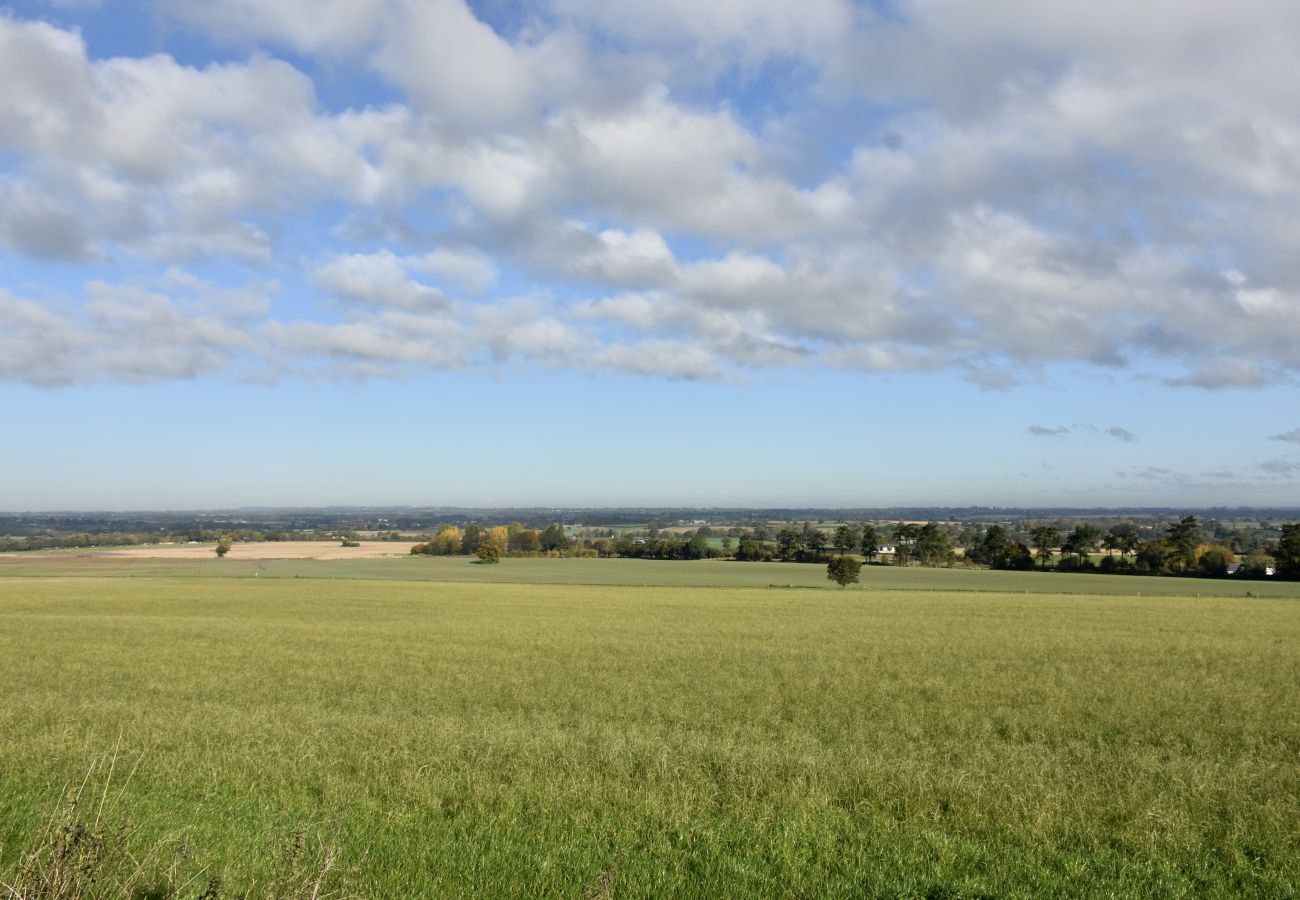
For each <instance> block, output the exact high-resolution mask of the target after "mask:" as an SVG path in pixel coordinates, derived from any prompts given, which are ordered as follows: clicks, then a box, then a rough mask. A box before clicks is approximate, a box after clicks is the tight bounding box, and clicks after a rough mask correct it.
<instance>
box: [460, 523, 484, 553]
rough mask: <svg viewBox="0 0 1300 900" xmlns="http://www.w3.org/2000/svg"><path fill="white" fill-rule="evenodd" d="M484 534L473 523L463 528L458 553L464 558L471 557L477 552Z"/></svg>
mask: <svg viewBox="0 0 1300 900" xmlns="http://www.w3.org/2000/svg"><path fill="white" fill-rule="evenodd" d="M486 536H487V535H486V533H485V532H484V531H483V529H482V528H480V527H478V526H477V525H475V524H474V523H472V522H471V523H470V524H468V525H466V526H465V533H464V534H462V535H461V538H460V552H461V553H464V554H465V555H466V556H473V555H474V554H475V553H477V552H478V548H479V545H480V544H482V543H483V540H484V538H485V537H486Z"/></svg>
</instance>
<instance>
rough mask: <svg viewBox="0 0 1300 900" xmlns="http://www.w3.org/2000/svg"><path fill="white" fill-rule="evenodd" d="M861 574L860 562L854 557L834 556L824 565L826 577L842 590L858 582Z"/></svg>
mask: <svg viewBox="0 0 1300 900" xmlns="http://www.w3.org/2000/svg"><path fill="white" fill-rule="evenodd" d="M861 572H862V561H861V560H859V559H858V558H857V557H856V556H844V555H840V556H836V557H835V558H833V559H832V560H831V561H830V562H828V563H827V564H826V577H827V579H829V580H830V581H833V582H835V583H836V584H838V585H839V586H840V587H842V588H847V587H848V586H849V585H850V584H853V583H855V582H856V581H857V580H858V575H859V574H861Z"/></svg>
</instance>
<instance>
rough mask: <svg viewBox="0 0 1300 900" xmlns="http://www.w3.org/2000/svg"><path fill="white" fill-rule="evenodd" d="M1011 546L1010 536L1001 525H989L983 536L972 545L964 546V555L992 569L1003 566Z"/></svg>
mask: <svg viewBox="0 0 1300 900" xmlns="http://www.w3.org/2000/svg"><path fill="white" fill-rule="evenodd" d="M1010 548H1011V537H1010V536H1009V535H1008V534H1007V530H1006V529H1005V528H1003V527H1002V526H1001V525H990V526H989V527H988V528H987V529H985V531H984V536H983V537H981V538H980V539H979V541H977V542H976V543H975V544H974V545H972V546H970V547H967V548H966V557H967V558H968V559H969V560H971V562H977V563H982V564H984V565H986V566H988V567H990V568H993V569H1001V568H1004V567H1005V566H1004V563H1005V562H1006V559H1007V552H1008V550H1010Z"/></svg>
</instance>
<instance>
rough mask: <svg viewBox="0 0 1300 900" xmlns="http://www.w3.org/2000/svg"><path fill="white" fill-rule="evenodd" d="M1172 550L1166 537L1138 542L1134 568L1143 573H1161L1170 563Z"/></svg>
mask: <svg viewBox="0 0 1300 900" xmlns="http://www.w3.org/2000/svg"><path fill="white" fill-rule="evenodd" d="M1170 552H1171V550H1170V547H1169V542H1168V541H1166V540H1165V539H1164V538H1156V539H1155V540H1151V541H1144V542H1143V543H1141V544H1138V548H1137V556H1136V557H1135V558H1134V570H1135V571H1136V572H1138V574H1141V575H1159V574H1160V573H1162V572H1164V571H1165V568H1166V566H1167V565H1168V562H1169V555H1170Z"/></svg>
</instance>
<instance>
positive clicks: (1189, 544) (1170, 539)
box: [1165, 516, 1200, 572]
mask: <svg viewBox="0 0 1300 900" xmlns="http://www.w3.org/2000/svg"><path fill="white" fill-rule="evenodd" d="M1199 543H1200V526H1199V525H1198V523H1197V521H1196V516H1183V517H1182V518H1181V519H1179V520H1178V521H1177V522H1171V523H1169V525H1168V526H1167V527H1166V535H1165V544H1166V546H1167V547H1168V555H1167V556H1166V558H1165V566H1166V567H1167V568H1168V569H1169V570H1170V571H1171V572H1186V571H1189V570H1191V569H1193V568H1194V567H1195V566H1196V547H1197V545H1198V544H1199Z"/></svg>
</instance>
